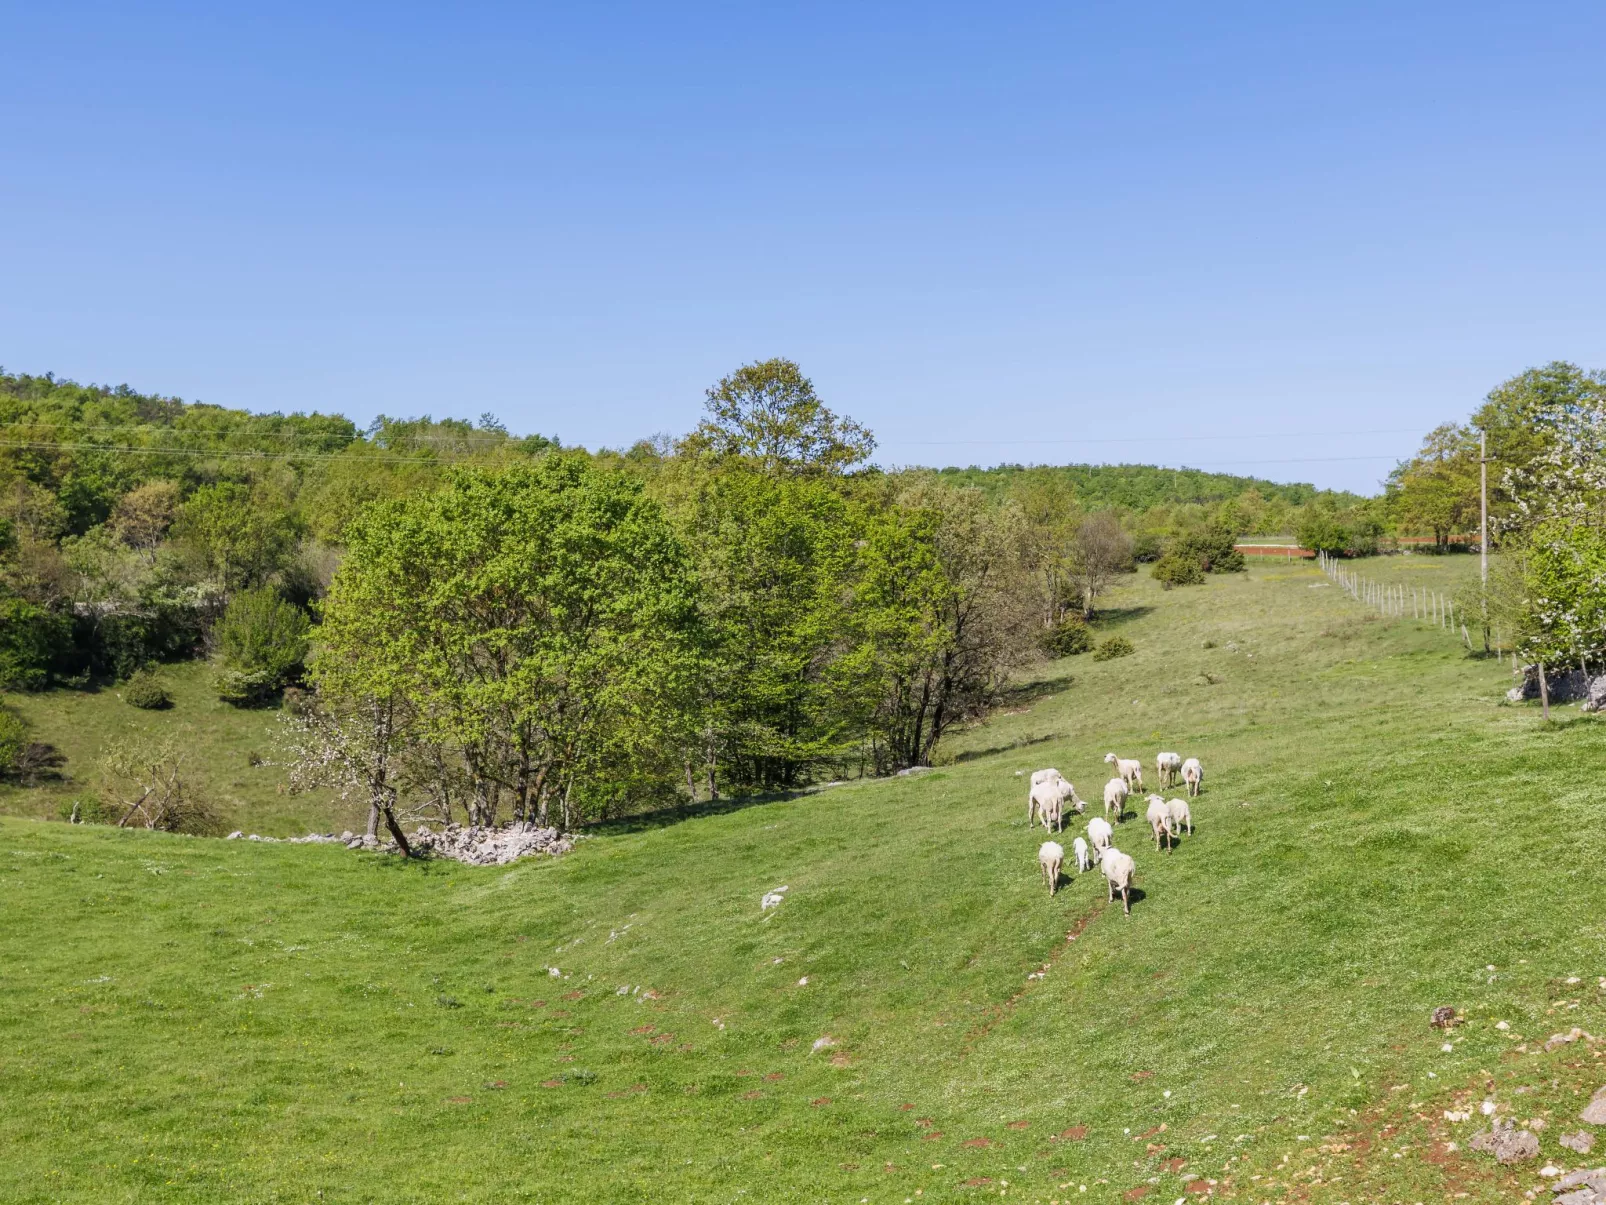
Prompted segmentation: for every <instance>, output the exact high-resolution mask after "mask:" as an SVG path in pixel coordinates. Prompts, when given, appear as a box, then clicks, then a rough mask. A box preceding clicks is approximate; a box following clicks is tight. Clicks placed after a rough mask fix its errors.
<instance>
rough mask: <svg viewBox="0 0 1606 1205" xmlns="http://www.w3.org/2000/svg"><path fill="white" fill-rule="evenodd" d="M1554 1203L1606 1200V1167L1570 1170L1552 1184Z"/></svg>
mask: <svg viewBox="0 0 1606 1205" xmlns="http://www.w3.org/2000/svg"><path fill="white" fill-rule="evenodd" d="M1550 1191H1551V1192H1553V1193H1555V1194H1556V1195H1555V1196H1554V1197H1552V1198H1551V1201H1552V1205H1599V1203H1600V1202H1603V1201H1606V1167H1595V1168H1588V1169H1584V1170H1581V1171H1576V1172H1568V1173H1567V1174H1566V1175H1565V1176H1563V1177H1562V1178H1561V1179H1559V1180H1557V1181H1556V1182H1555V1183H1554V1184H1552V1185H1551V1186H1550Z"/></svg>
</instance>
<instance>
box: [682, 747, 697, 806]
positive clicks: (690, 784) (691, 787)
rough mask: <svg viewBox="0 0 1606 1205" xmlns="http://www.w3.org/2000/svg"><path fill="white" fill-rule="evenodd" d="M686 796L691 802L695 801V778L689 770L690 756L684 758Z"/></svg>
mask: <svg viewBox="0 0 1606 1205" xmlns="http://www.w3.org/2000/svg"><path fill="white" fill-rule="evenodd" d="M685 760H686V798H687V799H689V800H690V801H691V802H692V803H696V802H697V779H696V776H695V775H693V774H692V772H691V758H689V757H688V758H686V759H685Z"/></svg>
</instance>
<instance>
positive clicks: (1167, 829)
mask: <svg viewBox="0 0 1606 1205" xmlns="http://www.w3.org/2000/svg"><path fill="white" fill-rule="evenodd" d="M1147 818H1148V821H1149V828H1150V830H1151V831H1153V833H1154V848H1155V849H1156V850H1158V849H1159V848H1160V839H1161V838H1162V837H1164V838H1165V847H1166V848H1167V849H1170V848H1171V809H1170V808H1168V807H1167V806H1166V803H1165V800H1164V799H1162V798H1161V797H1160V796H1158V795H1150V796H1149V810H1148V813H1147Z"/></svg>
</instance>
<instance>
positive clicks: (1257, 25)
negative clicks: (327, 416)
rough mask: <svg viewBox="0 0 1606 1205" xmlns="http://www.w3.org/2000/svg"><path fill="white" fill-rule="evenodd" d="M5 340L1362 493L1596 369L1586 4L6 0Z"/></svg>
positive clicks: (310, 404) (1598, 263)
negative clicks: (737, 402)
mask: <svg viewBox="0 0 1606 1205" xmlns="http://www.w3.org/2000/svg"><path fill="white" fill-rule="evenodd" d="M0 15H3V18H4V25H3V28H4V30H5V41H6V43H7V50H6V56H5V62H6V65H5V68H4V70H3V71H0V155H3V157H4V163H5V166H6V185H5V187H3V188H0V253H3V257H4V258H3V261H0V262H3V263H4V266H5V271H4V280H5V287H4V288H0V364H4V365H5V367H7V368H8V369H10V370H12V371H30V372H44V371H46V370H51V371H54V372H56V373H58V374H60V375H64V376H71V377H74V378H76V379H79V380H85V381H101V382H107V383H116V382H122V381H126V382H128V383H130V384H132V385H134V386H136V387H138V388H141V389H147V390H157V391H161V392H165V393H175V394H179V395H181V396H183V397H186V398H192V399H193V398H197V397H198V398H202V399H204V400H207V401H213V402H219V403H224V404H229V405H241V406H247V407H250V408H253V409H313V408H316V409H323V410H339V411H342V412H344V413H346V414H349V415H351V416H352V417H354V418H357V419H359V420H365V419H367V418H369V417H371V416H372V415H374V414H376V413H380V412H385V413H390V414H403V415H410V414H418V413H425V412H428V413H432V414H435V415H437V416H442V415H453V416H459V417H469V418H473V417H477V416H478V415H480V414H481V413H482V412H484V411H492V412H494V413H496V414H497V415H499V416H500V417H501V418H502V419H503V421H505V422H506V423H507V424H508V425H509V427H511V428H512V429H513V430H515V431H521V432H522V431H541V432H544V433H549V434H557V435H559V436H560V437H562V438H563V439H564V440H565V441H566V442H578V443H584V444H587V445H590V446H598V445H602V444H608V445H615V446H618V445H624V444H628V443H630V442H631V441H633V440H634V439H636V438H638V437H641V436H644V435H650V434H653V433H654V432H660V431H667V432H679V431H684V430H686V429H688V428H689V427H690V426H691V425H693V424H694V423H695V422H696V420H697V417H698V414H699V411H700V408H701V403H702V391H703V389H704V388H706V387H707V386H708V385H709V384H710V383H711V382H713V381H714V380H715V379H717V378H718V377H719V376H720V375H722V374H723V373H724V372H726V371H728V370H729V369H731V368H733V367H735V366H736V365H737V364H740V363H742V362H743V361H747V360H752V359H757V358H762V357H766V356H771V355H785V356H790V357H792V358H793V359H796V360H798V361H799V362H800V363H801V364H802V365H803V366H804V368H805V370H806V371H807V372H809V374H810V375H811V376H812V377H813V378H814V380H815V383H816V385H817V387H818V389H819V391H820V393H821V394H822V396H824V397H825V399H826V400H827V402H828V403H829V404H831V405H832V406H833V407H835V408H836V409H838V410H839V411H842V412H845V413H848V414H851V415H853V416H854V417H855V418H858V419H860V420H861V421H863V422H865V423H867V424H868V425H870V426H871V427H872V428H873V429H874V430H875V431H876V433H877V435H878V436H879V438H880V441H881V451H880V453H879V454H878V459H879V460H881V462H882V463H884V464H889V465H891V464H912V463H924V464H970V463H979V464H988V463H995V462H998V461H1010V462H1039V463H1054V462H1066V461H1073V460H1074V461H1087V460H1107V461H1122V460H1126V461H1144V462H1148V463H1162V464H1189V465H1195V466H1199V467H1206V468H1222V469H1228V470H1233V471H1247V472H1254V473H1256V474H1258V475H1263V476H1270V477H1273V478H1277V479H1283V480H1305V481H1316V482H1318V483H1320V484H1323V485H1333V486H1344V487H1349V488H1355V489H1361V490H1367V491H1369V490H1371V489H1372V488H1375V485H1376V482H1377V481H1378V480H1379V478H1380V477H1381V476H1383V475H1384V474H1385V473H1386V472H1387V470H1388V468H1389V466H1390V464H1391V462H1392V458H1393V457H1397V456H1401V455H1405V454H1407V453H1408V452H1409V451H1410V450H1411V449H1412V448H1413V447H1414V446H1415V443H1416V438H1417V435H1418V434H1419V433H1420V432H1421V431H1423V430H1425V429H1426V428H1427V427H1429V426H1431V425H1433V424H1435V423H1437V422H1440V421H1443V420H1446V419H1451V418H1460V417H1463V416H1464V415H1466V414H1467V413H1468V412H1469V411H1470V410H1471V409H1472V407H1473V406H1474V405H1475V404H1476V403H1477V401H1478V399H1479V398H1480V397H1481V396H1482V394H1483V393H1484V392H1486V391H1487V390H1488V389H1489V388H1490V387H1491V386H1492V385H1494V384H1495V383H1497V382H1498V381H1500V380H1501V379H1503V378H1504V377H1506V376H1509V375H1511V374H1513V373H1515V372H1517V371H1520V370H1521V369H1522V368H1524V367H1526V366H1528V365H1531V364H1537V363H1542V362H1544V361H1547V360H1550V359H1558V358H1559V359H1571V360H1574V361H1577V362H1580V363H1582V364H1585V365H1586V366H1600V365H1606V347H1603V346H1602V344H1603V342H1606V288H1603V287H1602V280H1603V274H1602V266H1603V265H1602V252H1603V250H1606V222H1603V221H1602V214H1603V212H1606V202H1603V197H1606V189H1603V187H1602V184H1603V180H1602V176H1603V174H1606V157H1603V155H1602V153H1601V152H1602V149H1603V138H1602V134H1603V132H1606V129H1603V127H1606V73H1602V72H1601V71H1600V69H1599V58H1598V47H1599V46H1600V45H1601V43H1602V40H1603V37H1606V8H1602V7H1601V6H1599V5H1598V4H1544V3H1529V4H1479V3H1475V2H1463V3H1458V4H1411V5H1400V4H1397V3H1394V4H1345V5H1337V4H1334V5H1322V6H1315V5H1288V4H1213V5H1202V4H1197V3H1186V4H1143V3H1119V4H1117V3H1108V4H1102V3H1101V4H1058V5H1044V6H1033V5H1016V6H992V5H948V4H941V3H926V4H921V5H898V6H893V5H877V4H865V3H857V4H843V5H832V4H811V5H807V6H788V5H782V4H748V5H704V4H695V5H694V4H678V5H654V6H640V7H635V6H627V5H614V4H605V3H598V4H585V5H575V4H565V5H551V6H540V5H520V6H497V5H472V4H465V5H439V6H428V7H424V6H414V5H408V4H389V5H384V6H379V5H374V6H364V5H343V6H301V5H294V4H279V5H272V6H254V7H252V8H249V9H247V8H246V7H244V6H230V5H196V6H194V7H189V8H181V7H169V6H163V5H139V6H133V5H116V6H112V5H108V6H105V7H95V6H86V5H79V4H72V3H59V4H50V5H38V4H30V5H14V4H5V5H0Z"/></svg>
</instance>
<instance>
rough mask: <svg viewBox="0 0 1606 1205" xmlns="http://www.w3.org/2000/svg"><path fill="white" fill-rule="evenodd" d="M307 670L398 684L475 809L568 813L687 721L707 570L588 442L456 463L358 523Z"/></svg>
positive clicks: (478, 813)
mask: <svg viewBox="0 0 1606 1205" xmlns="http://www.w3.org/2000/svg"><path fill="white" fill-rule="evenodd" d="M349 539H350V547H349V554H348V556H347V559H346V561H345V562H344V564H342V566H341V568H340V570H339V572H338V573H337V574H336V575H335V578H334V581H333V583H332V585H331V587H330V592H329V596H328V598H327V600H326V602H325V604H324V623H323V625H322V627H321V629H320V632H319V640H320V646H321V650H322V651H320V653H319V654H318V655H317V657H316V658H315V662H314V669H313V675H314V678H315V680H316V682H317V683H318V685H319V687H320V690H322V691H327V692H328V693H329V694H330V695H331V696H332V697H334V698H338V699H345V700H349V701H351V702H354V703H358V704H361V703H362V702H363V701H364V700H367V701H370V702H371V701H382V700H385V699H388V698H391V697H393V696H394V697H399V698H400V699H402V700H404V701H405V703H406V704H407V706H408V708H409V709H410V710H411V711H413V712H415V713H416V714H417V716H418V728H419V731H420V733H421V734H422V735H423V736H424V737H425V739H427V740H429V741H432V742H434V743H436V744H437V745H438V746H440V747H442V748H446V749H449V750H451V752H452V754H453V755H454V756H455V757H456V758H458V759H460V761H461V763H462V765H463V766H464V767H465V769H466V771H467V775H468V777H469V779H470V780H471V782H472V784H473V788H472V789H473V799H472V800H471V802H470V819H471V821H472V822H474V823H479V824H489V823H493V822H494V821H495V819H496V815H497V807H498V803H499V801H500V799H501V798H502V797H503V795H508V796H510V797H511V799H512V804H513V812H514V817H515V819H519V820H522V819H526V818H533V819H538V820H540V821H541V822H543V823H544V822H546V821H547V819H548V816H549V807H550V805H551V804H552V803H554V802H556V803H560V804H561V805H562V806H563V808H564V812H565V814H564V815H563V817H562V819H563V822H564V823H565V824H568V823H570V822H571V821H572V818H573V817H572V813H570V811H569V803H570V801H571V798H572V797H573V795H574V793H575V792H576V791H582V792H583V791H584V790H585V789H586V788H588V787H597V786H599V785H601V784H599V782H598V780H599V779H601V778H602V777H603V776H604V775H605V774H606V771H607V764H606V763H607V762H608V761H609V759H611V758H614V757H624V756H629V755H631V754H632V753H634V752H636V751H638V750H640V749H642V748H644V747H650V746H652V745H653V743H654V741H655V740H656V739H657V738H659V737H661V736H662V735H663V734H664V733H666V732H668V731H670V730H673V729H674V728H675V726H676V724H677V712H678V711H679V710H680V709H681V708H682V706H683V700H684V699H685V697H686V695H687V693H688V687H689V684H690V681H691V679H692V678H693V677H694V676H695V674H696V671H697V668H698V631H697V623H698V617H697V607H696V584H695V580H694V578H693V576H692V573H691V570H690V566H689V564H688V562H687V558H686V556H685V553H684V551H683V550H682V548H681V546H680V544H679V543H678V541H677V540H676V539H675V537H674V535H673V533H672V532H671V531H670V529H669V527H668V525H667V523H666V522H665V520H664V516H663V514H662V511H661V509H660V508H659V507H658V506H657V504H655V503H654V502H652V501H651V500H649V499H648V498H646V497H645V496H644V495H643V493H642V489H641V486H640V484H639V483H638V482H635V481H633V480H631V479H629V478H627V477H625V476H623V475H621V474H615V473H606V472H603V471H600V470H598V469H596V468H594V467H593V466H591V464H590V463H589V462H588V461H587V460H586V459H585V458H583V457H580V456H575V455H562V454H557V455H551V456H548V457H546V458H544V459H542V460H540V461H539V462H537V463H536V464H535V465H533V466H531V467H517V468H511V469H507V470H504V471H500V472H495V471H487V470H474V469H461V470H457V471H455V472H454V473H453V474H452V475H451V477H450V479H449V481H448V483H447V485H446V486H445V487H444V488H443V489H441V490H440V491H438V492H436V493H432V494H427V495H422V496H417V497H412V498H408V499H404V500H402V501H399V502H393V503H386V504H381V505H378V506H375V507H372V508H370V509H369V510H368V511H366V512H364V513H363V515H362V516H361V517H360V518H359V519H357V520H356V521H355V522H354V523H353V524H352V525H351V527H350V528H349Z"/></svg>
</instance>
